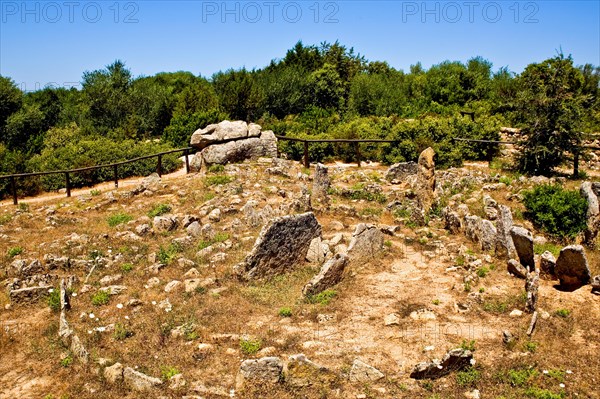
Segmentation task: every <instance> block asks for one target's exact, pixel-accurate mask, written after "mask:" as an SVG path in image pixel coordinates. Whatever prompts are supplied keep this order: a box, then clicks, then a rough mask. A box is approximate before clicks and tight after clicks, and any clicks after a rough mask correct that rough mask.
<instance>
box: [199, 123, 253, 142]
mask: <svg viewBox="0 0 600 399" xmlns="http://www.w3.org/2000/svg"><path fill="white" fill-rule="evenodd" d="M260 131H261V127H260V126H259V125H256V124H254V123H251V124H250V125H248V124H247V123H246V122H244V121H233V122H232V121H222V122H219V123H216V124H212V125H208V126H206V127H205V128H204V129H198V130H196V131H195V132H194V134H192V138H191V139H190V145H191V146H192V147H196V148H198V149H203V148H206V147H208V146H209V145H212V144H219V143H225V142H227V141H232V140H240V139H247V138H249V137H258V136H259V135H260Z"/></svg>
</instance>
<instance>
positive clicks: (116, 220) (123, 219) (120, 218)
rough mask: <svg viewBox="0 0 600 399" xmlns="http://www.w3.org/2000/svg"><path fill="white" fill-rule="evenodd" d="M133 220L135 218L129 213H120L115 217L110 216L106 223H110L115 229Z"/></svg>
mask: <svg viewBox="0 0 600 399" xmlns="http://www.w3.org/2000/svg"><path fill="white" fill-rule="evenodd" d="M132 220H133V216H131V215H129V214H127V213H123V212H119V213H116V214H114V215H110V216H109V217H108V218H106V221H107V222H108V225H109V226H110V227H115V226H118V225H120V224H122V223H127V222H129V221H132Z"/></svg>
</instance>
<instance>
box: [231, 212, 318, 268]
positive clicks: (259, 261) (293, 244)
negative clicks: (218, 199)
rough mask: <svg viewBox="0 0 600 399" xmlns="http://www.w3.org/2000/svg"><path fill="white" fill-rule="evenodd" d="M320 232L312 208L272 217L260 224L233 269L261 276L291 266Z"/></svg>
mask: <svg viewBox="0 0 600 399" xmlns="http://www.w3.org/2000/svg"><path fill="white" fill-rule="evenodd" d="M320 235H321V225H320V224H319V222H318V221H317V218H315V215H314V214H313V213H312V212H307V213H303V214H299V215H288V216H282V217H278V218H275V219H273V220H271V222H269V223H268V224H267V225H266V226H264V227H263V228H262V230H261V232H260V234H259V236H258V238H257V239H256V242H255V243H254V247H253V248H252V251H251V252H250V254H248V256H246V259H245V260H244V261H243V262H241V263H240V264H238V265H236V266H235V267H234V270H235V272H236V273H237V274H238V275H240V276H244V277H246V278H261V277H265V276H269V275H274V274H279V273H282V272H284V271H286V270H290V269H293V268H294V267H295V266H296V265H297V264H300V263H302V262H303V261H304V258H305V257H306V253H307V251H308V248H309V246H310V243H311V241H312V239H313V238H315V237H319V236H320Z"/></svg>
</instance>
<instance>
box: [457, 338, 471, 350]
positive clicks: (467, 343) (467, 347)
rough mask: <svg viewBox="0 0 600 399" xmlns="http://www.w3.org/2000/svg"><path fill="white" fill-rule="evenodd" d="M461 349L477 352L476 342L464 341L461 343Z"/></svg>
mask: <svg viewBox="0 0 600 399" xmlns="http://www.w3.org/2000/svg"><path fill="white" fill-rule="evenodd" d="M460 348H461V349H464V350H467V351H471V352H475V340H474V339H472V340H469V341H467V340H466V339H463V340H462V342H461V343H460Z"/></svg>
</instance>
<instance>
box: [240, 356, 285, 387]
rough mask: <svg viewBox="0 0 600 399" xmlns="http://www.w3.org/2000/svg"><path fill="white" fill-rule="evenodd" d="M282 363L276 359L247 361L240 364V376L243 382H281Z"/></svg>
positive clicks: (265, 358)
mask: <svg viewBox="0 0 600 399" xmlns="http://www.w3.org/2000/svg"><path fill="white" fill-rule="evenodd" d="M282 371H283V362H282V361H281V359H279V358H278V357H263V358H260V359H248V360H244V361H243V362H242V365H241V366H240V374H241V375H242V377H243V378H244V379H245V380H255V381H264V382H271V383H277V382H279V381H280V380H281V375H282Z"/></svg>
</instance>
